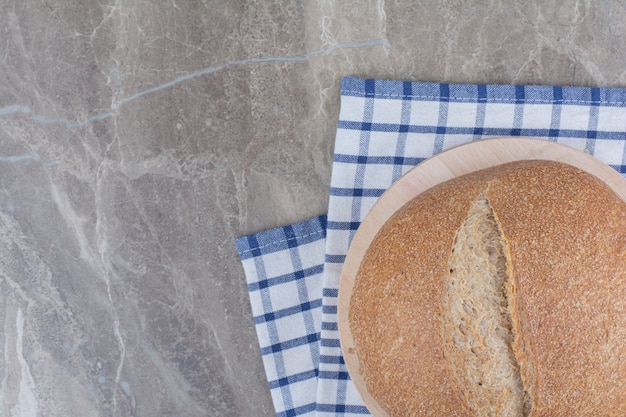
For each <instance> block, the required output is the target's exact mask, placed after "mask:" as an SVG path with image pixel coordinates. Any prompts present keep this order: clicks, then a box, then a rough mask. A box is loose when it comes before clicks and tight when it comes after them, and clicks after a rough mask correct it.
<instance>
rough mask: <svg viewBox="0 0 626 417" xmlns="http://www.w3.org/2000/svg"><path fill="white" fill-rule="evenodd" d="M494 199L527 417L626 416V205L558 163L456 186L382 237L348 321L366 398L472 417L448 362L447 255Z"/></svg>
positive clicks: (405, 410)
mask: <svg viewBox="0 0 626 417" xmlns="http://www.w3.org/2000/svg"><path fill="white" fill-rule="evenodd" d="M483 192H486V196H487V198H488V199H489V202H490V204H491V207H492V209H493V212H494V214H495V217H496V220H497V222H498V224H499V226H500V228H501V230H502V233H503V237H504V239H505V241H506V247H507V251H508V256H509V259H510V264H511V277H510V279H511V280H512V283H513V286H512V288H514V290H515V291H514V294H512V295H511V296H512V297H513V302H512V307H513V311H512V314H513V320H514V331H515V332H517V336H518V337H517V338H516V342H515V343H514V346H513V348H514V350H515V354H516V357H517V359H518V361H519V363H520V372H521V375H522V380H523V382H524V385H525V386H526V387H528V389H529V391H530V394H531V397H532V403H533V408H532V410H531V413H530V415H531V416H533V417H538V416H573V415H594V416H618V415H619V416H623V415H626V283H625V281H624V280H625V279H626V203H624V201H623V200H621V199H620V198H619V197H618V196H617V195H616V194H615V193H614V192H613V191H612V190H611V189H610V188H609V187H607V186H606V185H605V184H603V183H602V182H601V181H599V180H598V179H597V178H595V177H594V176H592V175H590V174H588V173H586V172H584V171H581V170H579V169H577V168H574V167H572V166H569V165H566V164H561V163H557V162H551V161H520V162H513V163H508V164H504V165H500V166H497V167H493V168H490V169H486V170H482V171H478V172H475V173H472V174H469V175H466V176H463V177H459V178H456V179H453V180H450V181H448V182H445V183H443V184H440V185H438V186H436V187H433V188H432V189H430V190H428V191H426V192H424V193H422V194H420V195H419V196H418V197H416V198H415V199H413V200H411V201H410V202H408V203H407V204H406V205H405V206H403V207H402V208H401V209H400V210H399V211H398V212H396V213H395V214H394V215H393V216H392V217H391V218H390V219H389V220H388V221H387V222H386V223H385V225H383V227H382V228H381V229H380V231H379V232H378V234H377V235H376V237H375V238H374V240H373V242H372V244H371V245H370V247H369V248H368V250H367V253H366V254H365V257H364V258H363V261H362V263H361V266H360V268H359V271H358V273H357V276H356V279H355V284H354V288H353V293H352V298H351V301H350V308H349V313H348V319H349V324H350V329H351V332H352V334H353V337H354V341H355V345H356V350H357V355H358V358H359V363H360V372H361V373H362V374H363V377H364V379H365V382H366V386H367V389H368V392H369V393H370V394H371V395H372V396H373V397H374V398H375V399H376V400H377V401H378V402H379V403H380V404H381V406H382V407H383V408H384V409H385V410H386V411H387V412H388V414H389V415H391V416H441V415H447V416H470V415H472V412H471V411H470V408H469V406H468V404H467V402H466V400H465V399H464V397H463V395H462V392H461V387H458V386H457V385H458V383H457V382H456V380H455V378H454V377H453V376H452V373H451V370H450V369H448V368H447V362H446V360H445V358H444V357H443V349H442V334H441V326H440V315H441V308H442V303H441V300H442V291H443V277H444V276H445V273H446V268H447V262H448V258H449V256H450V250H451V248H452V246H453V244H454V239H455V236H456V233H457V230H458V229H459V227H460V226H461V224H462V223H463V221H464V219H465V218H466V216H467V213H468V211H469V209H470V206H471V204H472V202H473V201H475V200H476V198H478V196H479V195H480V194H481V193H483Z"/></svg>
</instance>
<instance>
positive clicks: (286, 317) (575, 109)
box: [236, 78, 626, 417]
mask: <svg viewBox="0 0 626 417" xmlns="http://www.w3.org/2000/svg"><path fill="white" fill-rule="evenodd" d="M499 136H527V137H535V138H544V139H546V140H551V141H555V142H559V143H562V144H566V145H569V146H571V147H573V148H576V149H579V150H584V151H585V152H588V153H590V154H592V155H594V156H595V157H596V158H598V159H600V160H601V161H603V162H605V163H606V164H608V165H610V166H612V167H613V168H615V169H616V170H617V171H619V172H620V173H622V175H624V174H625V173H626V152H625V149H624V145H625V144H626V89H618V88H612V89H609V88H583V87H547V86H504V85H461V84H437V83H418V82H401V81H389V80H365V79H356V78H345V79H344V80H343V83H342V86H341V111H340V115H339V124H338V129H337V135H336V143H335V155H334V162H333V168H332V177H331V184H330V200H329V206H328V214H327V215H325V216H320V217H316V218H313V219H309V220H306V221H303V222H301V223H297V224H294V225H290V226H285V227H281V228H278V229H273V230H268V231H265V232H261V233H257V234H254V235H250V236H244V237H241V238H239V239H237V241H236V244H237V249H238V250H239V254H240V257H241V261H242V264H243V267H244V270H245V274H246V278H247V282H248V290H249V292H250V300H251V303H252V312H253V315H254V322H255V325H256V330H257V334H258V337H259V343H260V346H261V354H262V357H263V361H264V365H265V370H266V373H267V380H268V382H269V386H270V390H271V394H272V398H273V401H274V406H275V408H276V415H277V416H280V417H282V416H320V417H321V416H357V415H359V416H363V415H369V413H368V411H367V409H366V408H365V406H364V405H363V402H362V400H361V398H360V396H359V394H358V393H357V391H356V389H355V387H354V386H353V384H352V382H351V381H350V378H349V377H348V372H347V369H346V366H345V364H344V361H343V357H342V355H341V350H340V346H339V333H338V329H337V296H338V287H339V277H340V273H341V268H342V265H343V261H344V259H345V255H346V253H347V251H348V246H349V245H350V241H351V239H352V238H353V236H354V234H355V232H356V230H357V228H358V226H359V224H360V222H361V221H362V219H363V218H364V216H365V215H366V214H367V213H368V211H369V210H370V208H371V207H372V205H373V204H374V202H375V201H376V200H377V198H378V197H380V196H381V195H382V193H383V192H384V191H385V190H386V189H387V188H388V187H389V186H390V185H391V184H392V183H393V182H394V181H396V180H397V179H398V178H399V177H400V176H402V175H403V174H404V173H405V172H407V171H408V170H409V169H411V168H413V167H414V166H415V165H416V164H418V163H419V162H421V161H422V160H424V159H426V158H428V157H431V156H432V155H435V154H437V153H438V152H441V151H443V150H445V149H447V148H450V147H453V146H456V145H460V144H463V143H466V142H469V141H473V140H480V139H482V138H487V137H499Z"/></svg>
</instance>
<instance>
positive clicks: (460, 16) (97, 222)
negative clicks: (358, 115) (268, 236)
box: [0, 0, 626, 417]
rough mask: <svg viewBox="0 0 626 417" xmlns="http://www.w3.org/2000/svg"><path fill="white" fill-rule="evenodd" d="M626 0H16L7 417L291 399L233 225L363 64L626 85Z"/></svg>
mask: <svg viewBox="0 0 626 417" xmlns="http://www.w3.org/2000/svg"><path fill="white" fill-rule="evenodd" d="M625 21H626V8H625V3H624V2H618V1H590V0H589V1H583V0H581V1H542V2H535V3H531V2H528V1H522V0H520V1H461V0H454V1H436V0H426V1H402V2H401V1H395V2H394V1H389V0H387V1H382V0H381V1H377V2H374V1H361V0H359V1H357V0H354V1H339V0H335V1H333V0H318V1H313V0H311V1H295V0H294V1H286V0H285V1H278V0H274V1H259V0H257V1H240V0H238V1H230V0H229V1H227V0H202V1H200V0H168V1H165V0H163V1H161V0H136V1H135V0H88V1H85V0H73V1H68V0H37V1H35V0H24V1H17V0H14V1H11V0H0V57H1V58H0V322H1V332H0V338H1V340H0V350H1V354H0V380H1V381H2V382H1V388H0V416H19V417H22V416H70V415H72V416H79V415H80V416H272V415H273V408H272V404H271V400H270V397H269V390H268V387H267V385H266V382H265V379H264V371H263V367H262V363H261V359H260V353H259V346H258V343H257V340H256V336H255V332H254V326H253V322H252V317H251V313H250V307H249V301H248V295H247V292H246V285H245V278H244V276H243V270H242V268H241V265H240V263H239V260H238V257H237V253H236V250H235V246H234V243H233V240H234V238H236V237H238V236H240V235H243V234H247V233H251V232H256V231H259V230H262V229H266V228H270V227H275V226H279V225H284V224H287V223H290V222H294V221H297V220H303V219H305V218H307V217H310V216H314V215H317V214H321V213H323V212H325V210H326V204H327V199H328V187H329V178H330V171H331V161H332V157H331V155H332V149H333V139H334V130H335V124H336V120H337V117H338V110H339V85H340V80H341V77H342V76H344V75H352V76H362V77H380V78H394V79H403V80H422V81H444V82H472V83H525V84H564V85H583V86H592V85H593V86H624V85H626V76H625V73H624V71H625V68H626V65H625V64H626V54H625V42H626V27H625V25H624V22H625Z"/></svg>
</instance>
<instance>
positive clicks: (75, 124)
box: [0, 37, 391, 129]
mask: <svg viewBox="0 0 626 417" xmlns="http://www.w3.org/2000/svg"><path fill="white" fill-rule="evenodd" d="M376 46H381V47H383V48H385V49H391V46H390V44H389V42H388V41H387V39H386V38H384V37H381V38H376V39H369V40H364V41H357V42H340V43H336V44H334V45H331V46H330V47H327V48H320V49H314V50H311V51H309V52H307V53H305V54H302V55H293V56H270V57H265V58H249V59H242V60H238V61H231V62H227V63H224V64H219V65H214V66H210V67H207V68H203V69H201V70H198V71H194V72H191V73H189V74H185V75H182V76H180V77H177V78H174V79H173V80H171V81H168V82H166V83H163V84H160V85H157V86H155V87H151V88H148V89H146V90H143V91H140V92H138V93H135V94H132V95H130V96H128V97H123V98H121V99H119V100H117V101H116V102H114V103H113V104H111V109H112V110H113V111H110V112H104V113H99V114H95V115H93V116H90V117H88V118H86V119H83V120H79V121H70V120H67V119H62V118H48V117H45V116H41V115H38V114H35V112H34V111H33V109H32V107H30V106H24V105H17V104H14V105H10V106H6V107H2V108H0V117H7V116H12V115H15V114H27V115H30V116H32V119H33V120H34V121H35V122H37V123H39V124H41V125H65V126H66V127H67V128H69V129H76V128H79V127H83V126H86V125H88V124H89V123H91V122H94V121H97V120H105V119H109V118H111V117H113V116H114V115H115V113H116V112H117V111H119V109H120V108H121V107H122V106H123V105H125V104H127V103H130V102H131V101H135V100H137V99H139V98H141V97H143V96H146V95H149V94H153V93H156V92H158V91H162V90H165V89H168V88H171V87H173V86H175V85H178V84H180V83H183V82H185V81H188V80H191V79H193V78H197V77H201V76H203V75H208V74H213V73H215V72H218V71H223V70H226V69H229V68H233V67H238V66H245V65H252V64H264V63H271V62H293V63H298V62H307V61H309V60H310V59H312V58H314V57H317V56H320V55H329V54H332V53H334V52H336V51H338V50H343V49H361V48H371V47H376Z"/></svg>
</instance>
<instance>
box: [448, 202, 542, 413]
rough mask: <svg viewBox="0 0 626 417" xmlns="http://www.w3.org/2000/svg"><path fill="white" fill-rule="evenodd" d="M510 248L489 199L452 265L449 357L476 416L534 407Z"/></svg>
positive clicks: (461, 239)
mask: <svg viewBox="0 0 626 417" xmlns="http://www.w3.org/2000/svg"><path fill="white" fill-rule="evenodd" d="M505 247H506V242H505V241H504V237H503V236H502V231H501V230H500V226H499V225H498V223H497V222H496V219H495V216H494V213H493V209H492V208H491V205H490V204H489V200H487V197H485V195H484V193H483V194H481V195H480V197H479V198H478V199H477V200H476V201H474V202H473V203H472V206H471V209H470V212H469V214H468V216H467V218H466V219H465V221H464V222H463V225H462V226H461V227H460V228H459V231H458V232H457V235H456V239H455V242H454V246H453V248H452V251H451V254H450V258H449V260H448V266H449V270H448V273H447V274H446V276H445V278H444V281H445V290H444V291H443V302H442V314H441V316H442V335H444V340H443V350H444V355H445V357H446V359H447V361H448V364H449V367H450V369H451V370H452V372H453V373H454V375H455V377H456V379H457V382H458V387H459V388H460V390H461V392H463V395H464V396H465V398H466V399H467V402H468V404H469V406H470V408H471V409H472V411H473V412H474V413H475V415H477V416H481V417H482V416H495V415H498V416H502V417H515V416H528V412H529V411H530V407H531V401H530V397H529V396H528V394H527V393H526V390H525V388H524V384H523V383H522V378H521V375H520V369H519V364H518V362H517V358H516V357H515V352H514V349H513V342H514V337H515V336H514V333H513V325H514V324H513V314H512V313H511V311H510V309H511V303H510V302H509V299H510V298H512V297H513V282H512V281H511V279H510V276H509V275H510V265H509V264H510V261H509V260H508V255H507V251H506V249H505Z"/></svg>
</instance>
